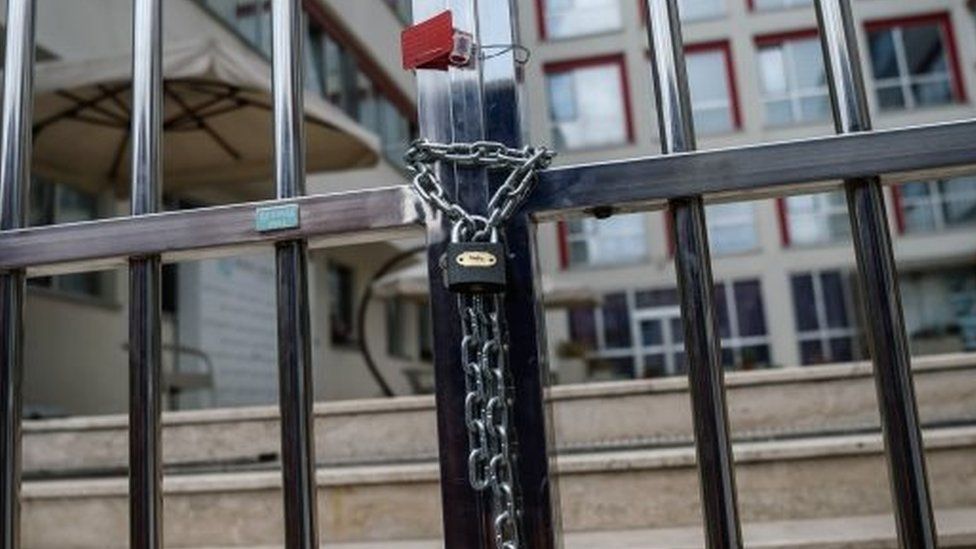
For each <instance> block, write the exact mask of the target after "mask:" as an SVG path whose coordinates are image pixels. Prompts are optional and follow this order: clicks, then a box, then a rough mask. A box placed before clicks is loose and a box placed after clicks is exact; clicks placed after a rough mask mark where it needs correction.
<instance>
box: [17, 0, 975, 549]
mask: <svg viewBox="0 0 976 549" xmlns="http://www.w3.org/2000/svg"><path fill="white" fill-rule="evenodd" d="M647 4H648V10H646V12H647V16H648V25H647V29H648V33H649V41H650V44H651V47H652V52H653V55H652V57H653V64H652V66H653V77H654V83H655V90H656V95H657V109H658V120H659V123H660V132H661V142H662V148H663V151H662V152H663V153H664V154H663V155H658V156H647V157H644V158H636V159H630V160H622V161H616V162H608V163H595V164H589V165H582V166H569V167H563V168H558V169H552V170H549V171H547V172H545V173H543V174H542V176H541V178H540V181H539V185H538V189H537V191H536V192H535V193H534V194H533V196H532V197H531V198H530V200H529V201H528V203H527V204H526V205H525V206H524V207H523V208H522V210H520V211H519V212H518V214H517V215H516V216H515V218H514V219H513V221H512V222H511V223H510V224H509V225H508V226H507V227H506V230H505V234H504V239H505V241H506V242H507V245H508V251H509V253H510V256H511V259H510V260H509V280H510V281H511V283H510V285H509V292H508V293H507V295H506V298H505V301H506V311H507V321H508V327H509V331H510V343H511V345H510V350H509V352H510V364H511V367H512V370H513V378H514V379H515V380H516V381H515V383H514V387H513V392H514V402H515V410H514V412H513V415H512V418H511V419H512V422H513V426H514V431H515V432H514V436H515V438H516V442H515V446H514V447H515V448H516V452H517V459H516V460H515V469H516V471H515V475H514V476H515V478H516V479H517V481H518V485H519V489H518V496H519V498H520V500H521V508H522V516H521V521H522V528H521V529H520V530H521V532H523V537H524V539H523V540H521V542H522V546H524V547H531V548H534V549H535V548H553V547H558V546H559V545H560V541H559V537H560V527H559V518H558V514H557V512H556V507H557V506H556V505H555V503H556V502H558V495H557V494H556V492H555V489H556V483H555V481H554V478H553V476H552V475H551V468H550V459H551V457H552V456H551V449H552V448H553V445H552V444H551V442H550V433H549V431H548V425H549V424H550V422H549V421H548V420H547V409H546V406H545V405H544V398H543V389H544V385H545V380H546V379H547V376H546V372H547V364H546V357H545V354H544V352H543V350H544V349H545V347H546V346H545V344H544V340H543V338H544V335H543V334H544V331H543V329H542V314H541V301H540V300H539V299H538V296H537V293H536V292H537V290H536V288H535V285H536V284H535V282H533V281H538V280H539V278H538V273H537V270H536V258H535V233H534V225H535V223H537V222H539V221H543V220H547V219H554V218H565V217H568V216H579V215H600V216H605V215H610V214H614V213H621V212H629V211H639V210H651V209H661V208H669V209H670V210H671V211H672V213H673V214H674V215H673V216H672V217H673V223H674V229H675V230H674V234H675V240H676V254H675V261H676V266H677V269H676V270H677V273H678V276H679V286H680V294H681V305H682V312H683V315H682V316H683V319H684V327H685V342H686V346H687V352H688V361H689V376H690V382H691V388H692V389H691V396H692V401H693V407H692V409H693V414H694V426H695V438H696V446H697V449H698V455H699V460H698V462H699V471H700V482H701V490H702V504H703V510H704V524H705V529H706V539H707V544H708V547H712V548H739V547H743V543H742V536H741V533H740V530H741V528H740V519H739V515H738V511H737V505H736V489H735V479H734V470H733V459H732V454H731V447H730V441H729V429H728V419H727V413H726V406H725V401H724V394H725V393H724V387H723V377H722V369H721V360H720V353H719V346H720V343H719V339H718V335H717V332H718V331H717V329H716V323H715V312H714V302H713V296H712V290H711V287H712V280H711V272H710V261H709V257H708V247H707V236H706V231H705V223H704V213H703V204H704V203H706V202H708V201H712V200H718V201H723V200H745V199H754V198H756V197H760V196H773V195H777V196H781V195H786V194H790V193H794V192H811V191H813V190H823V189H827V188H835V187H838V186H839V185H841V183H840V182H843V183H842V184H843V186H844V188H846V189H847V195H848V200H849V204H850V214H851V220H852V226H853V229H854V230H853V234H854V242H855V246H856V250H857V258H858V268H859V272H860V277H861V286H862V295H863V299H864V307H865V309H866V311H867V313H868V314H867V318H868V319H869V323H868V326H867V331H868V335H869V348H870V351H871V355H872V357H873V361H874V367H875V376H876V379H877V388H878V395H879V399H878V401H879V405H880V407H881V412H882V414H881V416H882V420H883V428H884V435H885V440H886V447H887V455H888V461H889V465H890V479H891V485H892V497H893V501H894V504H895V505H894V506H895V510H896V518H897V525H898V537H899V541H900V544H901V546H902V547H906V548H912V549H915V548H934V547H936V533H935V527H934V523H933V519H932V509H931V501H930V496H929V491H928V488H927V485H926V476H925V462H924V456H923V449H922V444H921V435H920V430H919V424H918V416H917V411H916V403H915V396H914V390H913V387H912V380H911V376H910V371H909V356H908V351H907V345H906V337H905V328H904V322H903V320H902V312H901V307H900V304H899V302H898V297H897V296H898V295H899V293H898V288H897V280H896V273H895V269H894V264H893V258H892V249H891V241H890V235H889V233H888V225H887V220H886V218H885V211H884V207H883V197H882V193H881V184H882V181H900V180H905V179H909V178H911V177H913V174H915V175H917V174H918V173H922V172H924V173H925V174H927V175H937V174H940V173H950V172H951V171H953V170H956V169H958V168H962V167H973V166H976V145H974V144H976V121H962V122H956V123H949V124H941V125H933V126H925V127H915V128H905V129H898V130H889V131H883V132H875V131H871V127H870V120H869V117H868V110H867V105H866V101H865V96H864V84H863V75H862V74H861V68H860V65H859V61H858V59H859V57H858V55H857V46H856V40H855V39H854V31H853V26H852V18H851V11H850V0H818V1H817V13H818V19H819V24H820V30H821V33H820V35H821V40H822V43H823V49H824V57H825V59H826V60H827V68H828V75H829V84H830V89H831V98H832V100H833V106H834V118H835V122H836V125H837V133H838V135H837V136H833V137H825V138H817V139H810V140H803V141H794V142H788V143H773V144H766V145H758V146H752V147H746V148H737V149H727V150H716V151H702V152H698V151H695V140H694V128H693V126H692V117H691V110H690V106H689V95H688V89H687V77H686V75H685V69H684V60H683V53H682V52H683V44H682V39H681V33H680V27H679V17H678V11H677V1H676V0H647ZM135 5H136V10H135V12H134V13H135V28H136V32H134V37H135V38H134V40H135V44H134V46H135V47H134V48H133V50H134V52H135V54H134V58H133V65H134V75H135V81H136V82H135V86H134V101H133V104H134V108H133V112H134V117H133V122H132V129H133V131H132V135H133V150H134V151H135V154H134V155H133V188H132V196H133V197H134V199H133V211H132V216H130V217H127V218H119V219H107V220H99V221H92V222H85V223H78V224H72V225H61V226H48V227H38V228H24V220H25V197H26V191H27V182H28V181H29V180H30V177H29V175H30V174H29V163H28V159H29V158H30V118H31V110H30V109H31V101H30V98H31V83H32V55H31V53H32V52H33V45H34V44H33V42H34V30H33V29H34V1H33V0H9V1H8V14H7V29H8V35H7V49H6V63H5V67H6V71H5V76H6V78H5V82H4V91H5V93H4V97H3V105H2V124H3V135H2V139H0V155H2V157H0V230H2V231H3V232H2V233H0V273H2V275H0V412H2V414H0V473H2V474H0V528H2V530H0V549H17V548H18V547H19V541H18V528H19V526H18V525H19V519H18V491H19V487H20V463H19V459H20V449H19V439H20V436H19V430H20V423H21V421H20V409H21V393H22V391H21V380H22V371H23V364H22V362H23V356H22V347H23V307H24V281H25V277H27V276H31V275H39V274H45V273H63V272H72V271H79V270H87V269H101V268H109V267H113V266H119V265H124V264H126V263H128V264H129V265H130V273H131V274H130V280H131V284H132V286H131V304H130V341H131V349H130V370H131V386H130V399H131V403H130V405H131V412H130V414H131V416H130V417H131V419H132V421H131V422H130V435H131V436H130V440H131V451H130V460H131V462H130V471H129V475H130V483H131V487H132V489H131V492H130V498H131V542H132V547H134V548H151V549H157V548H159V547H161V546H162V541H161V534H160V532H161V531H162V528H161V524H160V520H161V516H160V502H161V483H160V480H161V479H160V470H161V469H160V453H159V449H160V438H159V436H160V435H159V410H160V407H159V393H160V388H161V383H160V379H159V375H160V373H159V361H160V360H159V356H160V343H159V342H160V337H159V330H160V323H159V308H160V301H159V290H158V288H159V265H160V264H161V262H163V261H176V260H185V259H190V258H200V257H213V256H219V255H226V254H231V253H235V252H238V251H240V250H242V249H251V248H254V247H260V246H265V247H270V246H274V247H275V249H276V254H277V277H276V286H277V290H278V292H277V294H278V339H279V370H280V397H281V398H280V400H281V403H280V406H281V422H282V467H283V475H284V485H283V488H284V509H285V540H284V541H285V544H286V546H287V547H288V548H289V549H311V548H312V547H316V546H317V540H318V535H317V529H316V492H315V481H314V455H313V453H314V444H313V441H312V431H311V425H310V409H311V401H312V394H311V387H312V386H311V379H310V378H311V365H310V356H309V355H310V353H309V335H310V334H309V310H308V299H307V274H306V253H307V249H308V248H309V247H320V246H328V245H334V244H337V243H343V242H350V241H356V242H363V241H365V240H380V239H387V238H391V237H394V236H400V235H407V234H415V233H416V232H418V231H420V230H423V229H424V228H426V233H427V241H428V257H429V261H428V264H429V271H430V280H431V281H434V283H433V284H432V285H431V289H430V290H431V302H432V304H433V317H434V344H435V373H436V379H437V384H436V402H437V416H438V429H439V446H440V448H439V455H440V465H441V489H442V494H443V513H444V516H443V519H444V535H445V542H446V545H447V547H450V548H452V549H453V548H465V549H468V548H478V547H490V546H493V543H494V540H493V538H492V535H491V526H490V522H491V515H490V513H491V505H490V503H489V502H488V501H487V499H486V497H485V496H484V494H482V493H480V492H477V491H475V490H473V489H472V488H471V486H470V485H469V484H468V482H467V478H468V474H467V464H468V461H467V457H468V449H467V447H466V444H465V442H466V432H465V429H466V426H465V424H464V395H465V389H464V378H463V372H462V368H461V367H460V365H459V360H460V357H459V354H458V353H459V345H458V343H459V337H460V334H459V326H458V322H457V311H456V306H455V303H456V301H455V300H454V299H450V298H449V295H448V294H447V292H446V290H445V289H444V288H443V287H442V285H441V284H440V283H439V282H437V281H440V280H441V279H442V277H441V264H440V257H441V255H442V253H443V252H444V248H445V245H446V242H447V240H448V239H449V230H448V229H449V227H448V225H447V223H446V221H445V220H444V219H442V218H441V217H440V216H438V215H437V214H436V213H435V212H433V211H431V210H430V209H429V208H426V207H425V205H424V204H422V203H420V202H419V201H418V200H417V199H416V198H415V197H414V195H413V194H412V193H411V191H410V190H409V188H407V187H405V186H393V187H388V188H382V189H377V190H370V191H362V192H352V193H344V194H335V195H324V196H315V197H303V196H302V195H303V194H304V165H303V158H304V155H303V129H302V104H301V92H302V74H301V71H302V66H303V64H302V63H301V62H300V61H301V59H302V54H301V50H302V39H303V32H302V31H301V27H300V22H301V10H300V2H299V1H298V0H274V2H273V10H272V11H273V13H272V15H273V43H274V48H273V50H274V55H273V71H274V79H273V80H274V113H275V122H276V124H275V150H276V156H275V159H276V170H275V180H276V183H277V189H278V191H277V196H278V198H277V200H275V201H271V202H270V203H272V204H294V205H297V206H298V208H299V209H300V211H301V226H300V227H297V228H294V229H288V230H284V231H281V232H275V233H262V232H258V231H256V230H255V228H254V224H253V220H254V215H255V209H256V208H257V207H258V206H260V205H267V204H268V203H267V202H266V203H260V204H253V203H252V204H237V205H232V206H225V207H215V208H203V209H198V210H192V211H182V212H173V213H161V214H157V213H154V212H155V211H156V209H157V207H158V199H157V198H158V193H159V189H160V187H161V185H162V182H161V179H160V173H159V148H158V147H159V137H160V127H159V108H160V106H159V103H158V98H159V94H160V86H161V81H160V80H161V78H160V75H159V55H160V51H161V50H160V20H161V19H160V11H159V10H160V2H159V0H136V2H135ZM515 6H516V2H515V1H514V0H510V1H509V2H485V1H482V2H476V1H475V0H414V13H415V17H416V19H417V20H423V19H425V18H427V17H429V16H431V15H434V14H435V13H437V12H439V11H441V10H443V9H445V8H447V9H451V10H452V12H453V13H454V18H455V22H456V25H457V26H458V27H459V29H460V30H462V31H466V32H470V33H472V35H473V36H475V37H477V40H478V41H479V42H481V43H485V44H488V43H490V44H510V43H515V42H517V40H516V34H515V30H514V29H515V20H516V17H515V15H516V14H515ZM477 69H478V70H472V69H470V68H463V69H452V70H450V71H449V72H433V71H420V72H419V73H418V75H417V80H418V86H419V90H420V93H419V119H420V123H421V130H422V134H423V136H424V137H426V138H429V139H431V140H435V141H441V142H461V141H477V140H485V139H487V140H495V141H502V142H504V143H506V144H508V145H510V146H518V145H520V140H521V135H522V133H521V120H520V118H519V113H520V110H519V104H518V98H519V94H518V84H517V82H518V78H517V74H516V73H517V67H516V60H515V58H514V53H513V52H507V53H502V54H499V55H493V56H490V58H486V59H483V60H481V61H480V62H479V64H478V66H477ZM649 152H650V151H649ZM719 174H720V176H719ZM440 176H441V180H442V181H443V182H444V184H445V185H446V187H447V188H448V189H449V190H450V192H451V194H452V195H453V197H454V198H456V199H457V200H458V201H460V202H461V203H462V205H463V206H464V207H466V208H468V209H469V210H476V209H478V208H482V207H484V205H485V202H486V200H487V197H488V189H489V188H491V187H492V186H493V185H497V183H498V182H497V181H496V180H495V179H494V175H491V176H489V174H487V173H486V172H485V170H484V169H479V168H457V169H450V168H449V167H447V166H443V167H442V168H441V173H440Z"/></svg>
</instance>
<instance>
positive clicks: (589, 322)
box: [569, 308, 597, 349]
mask: <svg viewBox="0 0 976 549" xmlns="http://www.w3.org/2000/svg"><path fill="white" fill-rule="evenodd" d="M569 337H570V338H571V339H572V340H573V341H575V342H577V343H580V344H583V345H586V346H587V347H589V348H590V349H596V348H597V338H596V314H595V313H594V311H593V309H588V308H587V309H582V308H576V309H570V310H569Z"/></svg>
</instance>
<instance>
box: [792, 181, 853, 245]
mask: <svg viewBox="0 0 976 549" xmlns="http://www.w3.org/2000/svg"><path fill="white" fill-rule="evenodd" d="M780 208H783V209H784V210H785V211H784V212H783V216H784V218H785V221H786V223H785V226H784V230H785V233H786V234H784V235H783V236H784V238H783V240H784V242H785V243H787V244H798V245H801V246H803V245H813V244H829V243H831V242H837V241H842V240H846V239H848V238H850V235H851V222H850V217H849V216H848V215H847V198H846V196H845V195H844V193H843V191H835V192H830V193H821V194H808V195H802V196H791V197H789V198H785V199H781V201H780Z"/></svg>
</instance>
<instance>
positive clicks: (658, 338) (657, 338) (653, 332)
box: [640, 320, 664, 347]
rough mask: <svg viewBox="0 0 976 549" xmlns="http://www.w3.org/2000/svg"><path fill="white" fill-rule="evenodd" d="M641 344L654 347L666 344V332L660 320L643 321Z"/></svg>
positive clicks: (641, 325) (641, 324)
mask: <svg viewBox="0 0 976 549" xmlns="http://www.w3.org/2000/svg"><path fill="white" fill-rule="evenodd" d="M640 331H641V344H642V345H644V346H645V347H653V346H656V345H661V344H662V343H664V331H663V330H662V329H661V321H660V320H642V321H641V323H640Z"/></svg>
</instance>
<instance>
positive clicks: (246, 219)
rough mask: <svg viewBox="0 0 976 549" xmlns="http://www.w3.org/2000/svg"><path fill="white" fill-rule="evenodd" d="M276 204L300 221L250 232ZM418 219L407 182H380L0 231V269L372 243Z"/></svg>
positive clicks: (96, 265) (44, 269)
mask: <svg viewBox="0 0 976 549" xmlns="http://www.w3.org/2000/svg"><path fill="white" fill-rule="evenodd" d="M275 204H298V205H299V208H300V212H301V213H300V218H301V226H299V227H298V228H295V229H286V230H281V231H272V232H260V231H258V230H256V229H255V212H256V211H257V209H258V208H261V207H265V206H271V205H275ZM420 223H421V216H420V213H419V211H418V206H417V204H416V201H415V200H414V198H413V193H412V192H411V191H410V189H409V187H405V186H404V187H387V188H383V189H375V190H370V191H361V192H355V193H340V194H331V195H324V196H310V197H303V198H295V199H290V200H279V201H269V202H253V203H242V204H234V205H232V206H218V207H213V208H201V209H197V210H185V211H177V212H168V213H162V214H153V215H144V216H140V217H138V218H134V217H117V218H114V219H104V220H100V221H89V222H84V223H70V224H62V225H49V226H46V227H37V228H32V229H23V230H19V231H10V232H5V233H0V269H14V268H29V270H28V274H30V275H32V276H33V275H44V274H52V273H65V272H77V271H83V270H92V269H107V268H115V267H119V266H123V265H125V264H126V261H127V258H128V257H129V256H132V255H142V254H144V255H153V254H162V256H163V259H164V260H165V261H166V262H171V261H186V260H196V259H204V258H212V257H221V256H226V255H231V254H235V253H246V252H248V251H251V250H261V249H268V248H270V247H271V246H272V245H273V244H274V243H275V242H280V241H283V240H294V239H311V242H310V246H312V247H324V246H334V245H340V244H351V243H356V242H377V241H381V240H385V239H390V238H397V237H406V236H416V235H418V234H420Z"/></svg>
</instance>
